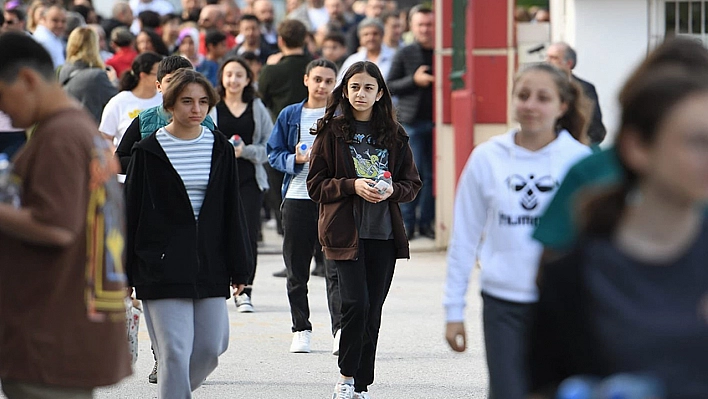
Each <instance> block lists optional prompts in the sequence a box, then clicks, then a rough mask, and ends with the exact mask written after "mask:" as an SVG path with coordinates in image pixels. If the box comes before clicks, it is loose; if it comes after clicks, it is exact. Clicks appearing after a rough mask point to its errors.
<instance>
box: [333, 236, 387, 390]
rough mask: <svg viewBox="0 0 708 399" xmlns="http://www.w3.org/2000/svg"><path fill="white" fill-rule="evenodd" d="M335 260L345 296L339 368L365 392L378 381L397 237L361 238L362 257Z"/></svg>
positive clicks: (343, 297) (360, 251) (340, 286)
mask: <svg viewBox="0 0 708 399" xmlns="http://www.w3.org/2000/svg"><path fill="white" fill-rule="evenodd" d="M334 262H335V265H336V267H337V273H338V274H339V293H340V295H341V297H342V333H341V338H340V344H339V370H340V373H341V374H342V375H344V376H353V377H354V389H355V390H356V391H357V392H362V391H366V390H367V388H368V386H369V385H371V384H372V383H373V382H374V363H375V359H376V344H377V343H378V340H379V328H380V327H381V313H382V310H383V304H384V301H385V300H386V296H387V295H388V291H389V289H390V288H391V281H392V280H393V272H394V269H395V267H396V246H395V244H394V242H393V240H360V241H359V259H357V260H353V261H334Z"/></svg>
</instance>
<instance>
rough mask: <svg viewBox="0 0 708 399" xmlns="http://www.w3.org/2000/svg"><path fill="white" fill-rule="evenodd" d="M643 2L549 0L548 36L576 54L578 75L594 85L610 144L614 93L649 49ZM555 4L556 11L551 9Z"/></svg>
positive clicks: (614, 118)
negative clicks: (549, 20)
mask: <svg viewBox="0 0 708 399" xmlns="http://www.w3.org/2000/svg"><path fill="white" fill-rule="evenodd" d="M649 3H650V1H648V0H552V1H551V35H552V38H553V40H554V41H558V40H562V41H566V42H568V43H569V44H570V45H571V46H572V47H573V48H575V50H576V51H577V53H578V66H577V67H576V68H575V70H574V71H573V72H574V73H575V74H576V75H577V76H578V77H580V78H582V79H584V80H587V81H589V82H590V83H592V84H594V85H595V88H596V89H597V93H598V96H599V98H600V108H601V109H602V116H603V122H604V124H605V127H606V128H607V138H608V139H607V140H606V141H605V143H609V142H610V141H611V140H612V139H613V138H614V135H615V133H616V130H617V126H618V124H619V118H620V116H621V115H620V110H619V105H618V103H617V96H618V94H619V91H620V89H621V88H622V85H623V84H624V81H625V80H626V79H627V77H628V76H629V74H630V73H631V72H632V70H633V69H634V68H635V67H636V66H637V64H638V63H639V62H641V60H642V59H644V57H645V56H646V54H647V51H648V48H649V40H650V36H649V28H650V27H649V19H650V13H649V6H650V4H649ZM554 7H555V12H554Z"/></svg>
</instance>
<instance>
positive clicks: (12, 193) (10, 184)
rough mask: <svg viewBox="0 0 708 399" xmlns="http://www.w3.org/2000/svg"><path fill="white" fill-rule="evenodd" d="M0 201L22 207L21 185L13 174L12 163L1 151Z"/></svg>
mask: <svg viewBox="0 0 708 399" xmlns="http://www.w3.org/2000/svg"><path fill="white" fill-rule="evenodd" d="M0 202H4V203H6V204H12V206H14V207H15V208H19V207H20V186H19V185H18V184H17V180H16V178H15V177H14V176H13V174H12V163H10V159H9V158H8V157H7V154H5V153H0Z"/></svg>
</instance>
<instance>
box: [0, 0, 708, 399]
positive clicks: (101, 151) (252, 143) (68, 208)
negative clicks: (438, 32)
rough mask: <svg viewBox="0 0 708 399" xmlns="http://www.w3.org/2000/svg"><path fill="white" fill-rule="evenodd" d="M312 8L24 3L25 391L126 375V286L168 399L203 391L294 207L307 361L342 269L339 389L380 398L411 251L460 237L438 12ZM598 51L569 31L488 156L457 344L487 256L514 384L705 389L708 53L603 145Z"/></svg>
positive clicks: (9, 374)
mask: <svg viewBox="0 0 708 399" xmlns="http://www.w3.org/2000/svg"><path fill="white" fill-rule="evenodd" d="M287 5H288V10H287V16H286V18H285V19H283V20H282V21H276V18H275V12H274V7H273V4H272V3H271V1H270V0H252V1H248V2H247V3H246V7H245V8H242V9H239V8H238V7H237V6H236V5H235V4H234V3H232V2H230V1H228V0H226V1H217V2H213V1H207V3H206V4H202V3H201V1H200V0H184V1H183V2H182V10H181V12H175V10H174V8H173V5H172V3H170V2H169V1H167V0H132V1H130V2H124V1H119V2H116V3H115V5H114V7H113V13H112V15H111V17H110V18H106V19H103V20H102V19H101V18H100V17H99V16H98V15H97V14H96V13H95V12H94V11H93V7H92V5H91V3H90V1H87V0H80V1H77V2H76V3H74V4H72V5H71V6H70V7H69V9H68V10H67V9H65V8H64V5H62V4H59V3H51V2H46V1H45V0H35V1H33V2H32V3H30V4H27V5H24V4H22V3H20V2H17V1H13V2H9V3H7V4H5V6H4V12H3V16H2V17H3V21H4V22H3V24H2V33H0V54H3V57H1V58H0V126H1V130H2V131H0V152H2V153H5V154H7V155H8V156H9V157H13V158H12V159H13V168H14V169H13V173H14V176H15V177H16V179H15V178H13V179H14V180H12V181H13V182H14V183H12V184H18V185H19V186H20V187H21V198H20V201H21V206H19V207H15V206H13V205H12V204H10V203H1V202H0V256H2V258H1V260H0V318H2V320H3V323H2V324H0V379H1V380H2V389H3V391H4V392H5V394H6V395H7V396H8V397H9V398H10V399H15V398H26V397H33V398H35V397H36V398H58V397H72V398H90V397H92V391H93V389H94V388H95V387H97V386H104V385H110V384H114V383H117V382H119V381H120V380H122V379H123V378H125V377H126V376H128V375H129V374H130V372H131V371H130V354H129V350H128V345H127V343H128V341H127V337H126V331H125V330H126V329H125V306H126V305H125V304H126V301H125V298H126V297H134V298H136V299H137V300H140V301H141V306H142V309H143V311H144V314H145V324H146V326H147V330H148V333H149V336H150V341H151V344H152V349H153V355H154V360H155V363H154V367H153V371H152V373H151V374H150V375H149V377H148V380H149V382H151V383H156V384H157V385H158V397H160V398H176V397H191V393H192V392H193V391H195V390H196V389H197V388H199V386H200V385H201V384H202V383H203V382H204V380H205V379H206V378H207V377H208V376H209V375H210V373H211V372H212V371H213V370H214V369H215V368H216V367H217V365H218V359H219V356H220V355H221V354H223V353H224V352H225V351H226V350H227V347H228V342H229V322H228V312H227V304H228V302H227V301H226V299H229V298H232V297H233V301H234V303H235V306H236V309H237V310H238V311H239V312H242V313H250V312H254V311H257V310H258V306H257V300H256V301H254V298H256V299H257V298H258V296H257V295H258V286H257V285H256V282H257V280H256V279H255V277H256V270H257V263H258V242H259V240H260V237H261V235H262V234H261V233H262V232H261V228H262V224H263V221H264V218H263V215H268V214H270V217H271V218H272V219H273V220H275V222H276V225H277V229H278V230H279V232H280V233H281V234H282V235H283V251H282V254H283V263H284V266H285V270H284V272H283V273H282V275H283V277H285V278H286V280H285V281H286V292H287V297H288V301H289V305H290V313H291V319H292V325H291V332H292V341H291V342H290V347H289V351H290V352H293V353H309V352H310V341H311V337H312V334H313V326H312V323H311V322H310V308H309V302H308V282H309V278H310V276H311V275H312V274H314V275H321V276H324V277H325V278H326V281H327V284H326V287H327V299H328V309H329V312H330V317H331V330H330V331H329V332H327V333H328V334H331V336H332V343H333V344H332V353H333V354H334V355H336V356H337V358H338V367H339V372H340V374H341V375H340V377H339V379H338V381H337V382H336V384H335V386H334V392H333V396H332V397H333V399H368V398H370V397H371V396H370V395H369V393H368V390H369V387H370V386H371V385H372V383H373V382H374V374H375V371H374V369H375V367H374V364H375V359H376V350H377V345H378V335H379V328H380V325H381V319H382V314H383V306H384V302H385V300H386V297H387V295H388V292H389V289H390V286H391V283H392V281H393V276H394V271H395V268H396V262H397V259H406V258H409V257H410V250H409V241H410V240H411V239H413V238H414V237H416V235H419V236H423V237H428V238H434V237H435V221H434V215H435V212H434V210H435V203H434V197H433V174H432V170H433V152H432V148H433V145H432V134H433V95H432V93H433V85H434V83H435V81H434V75H433V47H434V45H433V30H434V29H433V21H434V15H433V12H432V10H431V9H429V8H427V7H426V6H424V5H419V6H415V7H413V8H411V9H410V10H398V9H397V8H396V4H395V2H392V1H384V0H359V1H355V2H353V3H352V2H349V1H345V0H324V1H322V0H306V1H304V2H297V1H293V2H287ZM540 11H543V10H540ZM540 11H539V12H540ZM536 18H537V19H538V20H539V21H540V20H541V18H542V16H539V15H537V16H536ZM576 63H577V55H576V54H575V52H574V50H573V49H572V48H571V47H570V46H568V45H567V44H565V43H554V44H552V45H551V46H550V47H548V50H547V62H545V63H539V64H535V65H531V66H529V67H526V68H524V69H522V70H521V71H519V73H518V74H517V75H516V77H515V79H514V82H513V90H512V101H511V109H512V113H513V115H514V118H515V120H516V122H518V126H515V127H514V128H512V129H511V130H510V131H509V132H508V133H506V134H504V135H500V136H497V137H494V138H492V139H490V140H489V141H488V142H486V143H484V144H481V145H479V146H478V147H477V148H476V149H475V150H474V151H473V153H472V154H471V155H470V158H469V160H468V162H467V165H466V167H465V169H464V171H463V173H462V175H461V177H460V181H459V185H458V187H457V196H456V200H455V208H454V212H453V217H454V224H453V230H452V236H451V240H450V244H449V249H448V261H447V262H448V276H447V281H446V283H445V293H444V298H443V304H444V307H445V311H446V328H445V337H446V339H447V341H448V343H449V344H450V347H451V348H452V349H453V350H455V351H460V352H461V351H464V350H465V348H466V329H465V303H466V301H465V298H466V296H467V289H468V285H469V284H468V283H469V279H470V275H471V273H472V270H473V269H474V268H475V266H476V265H479V266H480V267H481V273H480V275H481V284H480V286H481V295H482V301H483V309H482V323H483V327H484V328H483V331H484V343H485V352H486V359H487V366H488V370H489V397H490V398H494V399H499V398H501V399H506V398H525V397H528V396H529V395H536V396H537V397H552V396H553V395H555V392H556V390H557V389H558V387H559V386H560V385H561V384H562V383H563V381H564V380H565V379H566V378H569V377H573V376H578V375H592V376H594V377H596V378H603V377H607V376H611V375H614V374H617V373H642V374H645V373H646V374H650V375H651V376H652V377H655V378H656V379H657V380H658V381H660V383H661V386H662V387H663V389H664V391H662V392H663V393H662V394H661V395H665V397H667V398H674V397H675V398H702V397H706V396H708V384H706V382H705V379H704V378H702V377H703V375H704V374H705V372H706V371H708V317H707V316H706V314H708V310H706V302H707V301H708V300H707V299H706V298H708V284H707V282H708V280H704V278H706V277H707V276H705V274H706V271H705V270H704V269H705V268H704V267H703V262H704V261H705V257H706V255H707V254H706V253H705V252H706V249H705V248H706V246H705V245H704V243H705V240H706V239H708V225H707V224H706V222H705V202H706V201H707V200H708V185H706V175H707V174H708V153H706V149H707V148H708V120H706V116H705V115H706V114H705V112H703V110H704V109H705V108H706V106H708V104H706V93H708V83H707V82H708V76H707V75H706V71H707V70H708V50H706V49H705V48H704V47H702V46H701V45H700V44H697V43H696V42H692V41H690V40H681V39H674V40H667V41H666V42H665V43H664V44H662V45H661V46H660V47H659V48H658V49H656V50H655V51H654V52H653V53H651V54H650V55H649V56H648V58H647V59H646V60H645V61H644V62H643V63H642V64H641V65H640V66H639V67H638V68H637V70H636V71H635V72H634V74H633V75H632V76H631V77H630V78H629V79H628V81H627V83H626V85H625V86H624V88H623V90H622V92H621V93H620V98H619V102H620V105H621V108H622V118H621V123H620V126H619V129H618V135H617V141H616V144H615V145H614V146H612V147H610V148H607V149H602V150H601V149H599V148H598V146H597V145H598V144H599V143H600V142H602V141H603V139H604V137H605V134H606V129H605V127H604V125H603V124H602V114H601V112H600V109H599V105H598V101H597V94H596V92H595V89H594V86H592V84H590V83H588V82H585V81H583V80H581V79H579V78H577V77H576V76H575V75H574V74H573V73H572V69H573V68H574V66H575V64H576ZM26 132H28V133H26ZM28 136H29V137H30V139H29V140H27V137H28ZM6 180H7V179H6ZM3 184H10V183H7V182H4V183H3ZM1 188H2V187H0V189H1ZM313 258H314V260H315V264H316V265H317V266H316V268H315V271H312V272H311V270H310V266H311V263H312V261H313ZM20 264H21V265H23V273H17V269H16V268H12V267H6V266H9V265H20ZM46 281H51V282H52V284H51V286H50V287H49V288H48V287H47V284H46ZM58 299H61V300H58ZM128 302H130V301H128ZM657 312H658V313H657ZM630 316H631V317H630ZM284 347H285V344H284ZM97 348H101V350H100V351H99V350H97ZM76 359H81V361H76ZM657 395H658V394H657Z"/></svg>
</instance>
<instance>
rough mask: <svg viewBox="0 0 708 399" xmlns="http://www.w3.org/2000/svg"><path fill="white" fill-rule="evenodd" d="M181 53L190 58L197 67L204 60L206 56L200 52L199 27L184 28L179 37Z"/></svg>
mask: <svg viewBox="0 0 708 399" xmlns="http://www.w3.org/2000/svg"><path fill="white" fill-rule="evenodd" d="M177 49H178V50H179V55H181V56H182V57H184V58H186V59H188V60H189V62H191V63H192V65H193V66H194V69H197V68H198V67H199V66H200V65H201V64H202V62H203V61H204V56H203V55H201V54H199V30H197V28H192V27H187V28H182V30H181V31H180V32H179V37H178V38H177Z"/></svg>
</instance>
